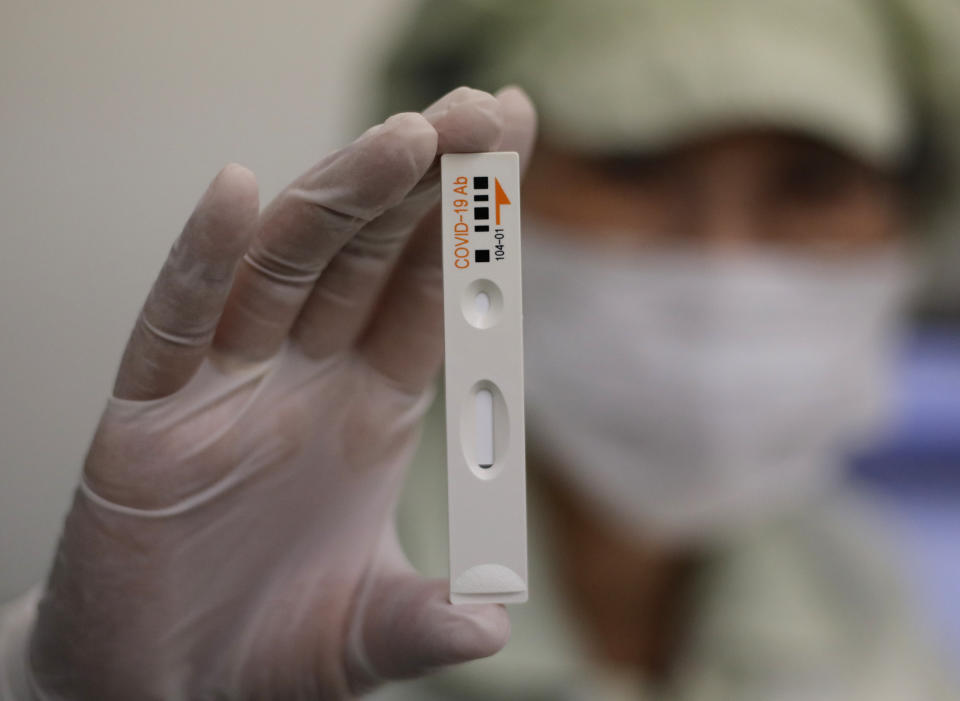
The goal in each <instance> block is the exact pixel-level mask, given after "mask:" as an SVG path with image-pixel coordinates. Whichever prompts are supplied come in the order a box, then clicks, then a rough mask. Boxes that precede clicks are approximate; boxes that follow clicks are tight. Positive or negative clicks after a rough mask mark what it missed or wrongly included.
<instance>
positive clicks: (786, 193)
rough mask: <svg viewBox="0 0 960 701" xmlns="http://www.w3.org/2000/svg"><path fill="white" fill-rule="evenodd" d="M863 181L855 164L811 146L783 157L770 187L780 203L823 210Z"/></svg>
mask: <svg viewBox="0 0 960 701" xmlns="http://www.w3.org/2000/svg"><path fill="white" fill-rule="evenodd" d="M862 178H863V168H862V167H861V166H860V165H859V164H858V163H856V162H855V161H853V160H851V159H850V158H847V157H846V156H844V155H842V154H840V153H837V152H834V151H831V150H829V149H827V148H825V147H821V146H816V145H812V144H811V145H807V146H806V147H801V148H797V149H794V150H792V151H791V153H789V154H786V155H785V156H784V158H783V160H782V161H780V163H778V164H777V166H776V170H775V171H774V173H773V178H772V186H773V190H774V196H775V197H776V199H778V200H780V201H781V202H784V203H790V204H794V205H803V206H817V207H822V206H825V205H831V204H835V203H837V202H840V201H842V200H843V199H844V198H845V197H847V196H848V195H849V194H850V193H851V192H852V191H853V190H854V189H855V188H856V186H857V184H858V183H859V182H861V181H862Z"/></svg>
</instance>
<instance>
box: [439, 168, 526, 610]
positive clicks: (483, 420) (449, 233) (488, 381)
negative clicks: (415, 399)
mask: <svg viewBox="0 0 960 701" xmlns="http://www.w3.org/2000/svg"><path fill="white" fill-rule="evenodd" d="M441 171H442V176H441V182H442V187H443V191H442V198H441V199H442V210H443V295H444V300H443V320H444V342H445V375H444V376H445V383H446V384H445V393H446V438H447V445H446V456H447V486H448V509H449V522H450V601H451V602H452V603H454V604H462V603H490V602H496V603H520V602H523V601H526V600H527V511H526V475H525V470H526V446H525V442H524V408H523V401H524V400H523V310H522V304H521V302H522V300H521V289H522V285H521V267H520V168H519V158H518V156H517V154H516V153H513V152H503V153H470V154H446V155H444V156H443V157H442V158H441Z"/></svg>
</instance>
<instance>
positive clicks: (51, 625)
mask: <svg viewBox="0 0 960 701" xmlns="http://www.w3.org/2000/svg"><path fill="white" fill-rule="evenodd" d="M534 121H535V120H534V113H533V109H532V107H531V105H530V103H529V101H528V100H527V98H526V97H525V95H524V94H523V93H522V92H521V91H520V90H518V89H516V88H508V89H506V90H504V91H501V92H500V93H499V94H498V95H497V96H496V97H494V96H492V95H489V94H487V93H483V92H480V91H476V90H471V89H467V88H460V89H458V90H455V91H453V92H452V93H450V94H448V95H447V96H446V97H444V98H443V99H441V100H440V101H438V102H437V103H436V104H434V105H433V106H432V107H430V108H429V109H428V110H426V111H425V112H424V113H423V114H422V115H420V114H415V113H406V114H400V115H395V116H393V117H391V118H390V119H388V120H387V121H386V122H384V123H383V124H381V125H379V126H377V127H374V128H372V129H370V130H369V131H367V132H366V133H365V134H363V135H362V136H361V137H360V138H359V139H357V140H356V141H355V142H354V143H352V144H350V145H349V146H347V147H346V148H344V149H342V150H340V151H337V152H336V153H333V154H331V155H330V156H328V157H326V158H324V159H323V160H321V161H320V162H319V163H318V164H317V165H316V166H315V167H314V168H312V169H311V170H310V171H308V172H307V173H306V174H304V175H303V176H301V177H300V178H299V179H297V180H296V181H294V182H293V184H291V185H290V186H289V187H288V188H287V189H286V190H285V191H284V192H283V193H281V194H280V195H279V196H278V197H277V198H276V199H275V200H274V201H273V202H272V203H271V204H270V205H269V206H268V207H267V208H266V209H265V210H264V211H263V212H262V213H260V212H259V211H258V210H259V205H258V199H257V186H256V183H255V180H254V177H253V175H252V174H251V173H250V172H249V171H247V170H246V169H244V168H242V167H240V166H227V167H226V168H225V169H224V170H223V171H222V172H221V173H220V174H219V175H218V176H217V177H216V179H215V180H214V181H213V183H212V184H211V185H210V187H209V189H208V190H207V192H206V194H204V196H203V198H202V199H201V200H200V203H199V204H198V205H197V208H196V210H195V211H194V213H193V215H192V216H191V217H190V219H189V221H188V222H187V224H186V227H185V229H184V231H183V233H182V234H181V236H180V238H179V239H178V240H177V242H176V244H175V245H174V246H173V249H172V251H171V253H170V256H169V258H168V260H167V262H166V264H165V266H164V268H163V270H162V272H161V273H160V276H159V278H158V279H157V282H156V283H155V285H154V287H153V289H152V291H151V292H150V295H149V297H148V299H147V301H146V304H145V305H144V308H143V311H142V313H141V314H140V318H139V320H138V323H137V325H136V328H135V329H134V331H133V334H132V336H131V339H130V342H129V345H128V347H127V350H126V353H125V355H124V357H123V360H122V362H121V367H120V370H119V374H118V378H117V382H116V387H115V390H114V397H113V398H112V399H111V400H110V401H109V403H108V406H107V408H106V411H105V412H104V415H103V418H102V420H101V422H100V426H99V429H98V431H97V433H96V436H95V438H94V440H93V444H92V446H91V448H90V452H89V455H88V457H87V461H86V464H85V467H84V473H83V480H82V483H81V487H80V489H79V490H78V492H77V494H76V497H75V499H74V502H73V506H72V508H71V511H70V513H69V515H68V517H67V520H66V524H65V528H64V532H63V536H62V540H61V542H60V545H59V550H58V553H57V556H56V560H55V563H54V567H53V570H52V573H51V576H50V579H49V581H48V583H47V586H46V589H45V591H44V592H43V594H42V596H41V599H40V603H39V607H38V612H37V617H36V621H35V622H34V623H33V628H32V635H30V636H26V635H24V636H23V637H24V638H27V637H29V638H30V640H29V650H28V651H27V655H26V657H25V669H26V671H27V672H28V674H27V675H25V678H26V679H27V681H24V682H23V683H24V684H25V685H26V686H30V687H31V690H29V691H28V690H21V691H20V692H19V693H20V694H21V696H17V697H16V698H18V699H19V698H24V699H27V698H29V699H33V698H41V699H70V700H71V701H79V700H81V699H84V700H85V699H91V700H93V699H95V700H96V701H113V700H115V699H119V700H122V701H134V700H135V701H145V700H148V699H162V700H163V701H174V700H178V699H184V700H190V701H199V700H201V699H230V700H233V699H271V700H273V701H286V700H295V699H305V700H306V699H309V700H310V701H315V700H316V699H330V698H343V697H346V696H350V695H353V694H355V693H358V692H361V691H363V690H366V689H368V688H370V687H372V686H373V685H375V684H376V683H377V682H379V681H381V680H384V679H398V678H403V677H412V676H416V675H420V674H423V673H425V672H427V671H429V670H431V669H433V668H435V667H438V666H441V665H447V664H452V663H457V662H463V661H466V660H471V659H474V658H478V657H483V656H486V655H490V654H492V653H493V652H495V651H496V650H498V649H499V648H501V647H502V646H503V645H504V644H505V642H506V639H507V637H508V635H509V621H508V619H507V615H506V612H505V610H504V609H503V608H502V607H500V606H494V605H489V606H484V605H477V606H457V607H454V606H451V605H450V604H449V603H448V602H447V584H446V582H444V581H438V580H426V579H424V578H422V577H421V576H419V575H418V574H417V573H416V572H415V571H414V570H413V569H412V568H411V566H410V565H409V563H408V562H407V560H406V558H405V557H404V555H403V553H402V552H401V549H400V547H399V545H398V542H397V539H396V535H395V530H394V525H393V518H392V516H393V510H394V506H395V502H396V500H397V496H398V491H399V489H400V487H401V482H402V480H403V475H404V468H405V466H406V465H407V463H408V462H409V460H410V459H411V457H412V455H413V453H414V450H415V447H416V443H417V438H418V425H419V423H420V420H421V418H422V416H423V414H424V411H425V409H426V408H427V406H428V404H429V402H430V395H431V392H430V390H429V387H430V385H431V382H432V379H433V377H434V375H435V373H436V370H437V368H438V366H439V364H440V361H441V357H442V343H443V338H442V319H441V303H442V299H441V280H440V263H439V260H440V254H439V253H440V240H439V236H440V231H439V219H438V216H437V209H436V203H437V199H438V196H439V161H438V155H439V154H440V153H443V152H456V151H464V152H467V151H488V150H497V149H502V150H517V151H520V152H521V154H522V155H525V154H527V153H528V152H529V149H530V147H531V144H532V140H533V132H534ZM7 667H10V665H9V664H8V665H7ZM2 688H3V685H2V684H0V689H2Z"/></svg>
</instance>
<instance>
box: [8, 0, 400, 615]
mask: <svg viewBox="0 0 960 701" xmlns="http://www.w3.org/2000/svg"><path fill="white" fill-rule="evenodd" d="M408 7H409V2H407V1H406V0H404V1H399V0H349V2H348V1H347V0H341V1H340V2H337V1H335V0H292V1H290V2H282V3H270V2H257V1H255V0H212V1H205V2H199V3H198V2H186V1H184V0H176V1H170V0H164V2H143V1H140V0H135V1H132V2H117V1H115V2H108V1H105V0H92V1H88V2H79V3H78V2H67V1H66V0H63V1H61V2H57V1H56V0H4V2H3V3H2V4H0V243H2V245H0V360H2V366H0V601H2V600H4V599H7V598H9V597H11V596H13V595H15V594H17V593H18V592H20V591H22V590H23V589H25V588H26V587H28V586H29V585H30V584H31V583H33V582H35V581H37V580H38V579H40V578H41V577H43V576H44V573H45V572H46V569H47V567H48V564H49V561H50V558H51V555H52V552H53V547H54V544H55V541H56V537H57V534H58V532H59V530H60V525H61V521H62V518H63V515H64V513H65V510H66V507H67V505H68V503H69V499H70V496H71V493H72V490H73V486H74V484H75V482H76V479H77V476H78V474H79V470H80V466H81V462H82V460H83V456H84V453H85V451H86V447H87V442H88V440H89V438H90V435H91V433H92V431H93V429H94V426H95V424H96V421H97V418H98V416H99V413H100V410H101V408H102V406H103V402H104V401H105V398H106V397H107V395H108V393H109V390H110V387H111V384H112V379H113V373H114V370H115V368H116V364H117V362H118V360H119V357H120V353H121V351H122V349H123V344H124V342H125V341H126V336H127V333H128V331H129V328H130V325H131V324H132V322H133V320H134V319H135V317H136V314H137V311H138V309H139V306H140V304H141V302H142V300H143V298H144V296H145V295H146V292H147V290H148V288H149V286H150V283H151V282H152V280H153V277H154V275H155V274H156V272H157V270H158V269H159V267H160V265H161V263H162V262H163V259H164V257H165V256H166V251H167V249H168V248H169V246H170V244H171V243H172V242H173V239H174V238H175V237H176V235H177V234H178V233H179V231H180V227H181V226H182V224H183V222H184V221H185V220H186V217H187V216H188V215H189V213H190V210H191V209H192V207H193V205H194V203H195V201H196V199H197V198H198V197H199V196H200V194H201V193H202V192H203V190H204V188H205V187H206V184H207V182H208V181H209V180H210V179H211V178H212V177H213V176H214V175H215V174H216V172H217V171H218V170H219V168H220V167H221V166H222V165H223V164H225V163H227V162H229V161H238V162H240V163H243V164H245V165H247V166H248V167H250V168H252V169H253V170H254V172H255V173H256V174H257V176H258V179H259V181H260V188H261V198H262V200H263V201H264V203H265V202H266V201H268V200H269V198H270V197H272V196H273V195H274V194H275V193H276V192H277V191H278V190H279V189H280V188H281V187H282V186H283V185H284V184H285V183H286V182H287V181H288V180H290V179H291V178H293V177H294V176H296V175H297V174H299V173H300V172H301V171H302V170H304V169H305V168H307V167H308V166H309V165H310V164H311V163H312V162H314V161H315V160H316V159H317V158H319V157H320V156H322V155H323V154H324V153H325V152H327V151H328V150H330V149H332V148H334V147H335V146H337V145H338V144H339V143H341V142H342V141H343V140H344V139H349V138H350V137H351V136H353V135H356V134H358V133H359V132H361V131H362V130H363V129H364V128H365V126H367V125H365V124H364V123H363V122H362V120H357V119H351V115H353V116H355V115H357V114H360V113H362V105H363V102H364V98H365V96H366V91H367V90H368V87H369V83H368V82H367V76H368V74H369V71H370V70H371V68H372V66H373V65H374V64H375V61H376V58H377V56H378V54H379V53H380V51H381V50H382V44H383V39H384V38H385V37H386V36H389V35H390V33H391V31H392V30H393V28H394V26H395V25H396V24H397V22H398V21H401V20H402V18H403V17H404V15H405V13H406V11H407V9H408Z"/></svg>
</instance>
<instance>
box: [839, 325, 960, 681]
mask: <svg viewBox="0 0 960 701" xmlns="http://www.w3.org/2000/svg"><path fill="white" fill-rule="evenodd" d="M896 392H897V406H896V409H895V414H894V421H893V424H892V425H891V427H890V429H889V430H888V432H887V433H886V435H885V436H884V437H883V438H882V439H881V440H880V441H879V442H877V443H876V444H875V445H873V446H871V447H870V448H869V449H868V450H867V451H865V452H863V453H861V454H859V455H857V456H856V457H854V458H853V459H852V463H851V470H852V476H853V479H854V481H855V482H856V483H858V484H860V485H862V486H864V487H867V488H869V489H870V490H871V492H873V493H874V494H876V495H877V496H878V497H879V502H880V504H881V506H882V511H883V513H884V514H885V516H886V518H887V520H888V521H889V523H890V525H891V527H892V528H893V531H894V534H895V536H896V537H897V538H898V540H899V541H900V544H901V545H902V546H903V548H904V550H905V555H906V561H907V564H908V566H909V569H910V572H909V573H908V574H909V576H910V578H911V580H912V584H913V586H914V588H915V590H916V592H917V594H918V595H919V597H920V599H921V601H922V604H923V606H924V607H925V608H926V610H927V611H926V612H927V615H928V616H929V618H930V621H931V622H932V624H933V625H934V627H935V628H937V629H938V632H939V633H940V634H941V635H942V636H943V638H944V639H945V640H946V643H947V645H948V650H949V651H950V652H951V653H952V655H953V661H954V662H955V664H956V665H957V666H960V329H934V328H931V329H919V330H917V331H916V332H915V333H914V334H913V335H912V336H911V337H910V338H909V339H907V342H906V344H905V346H904V349H903V354H902V356H901V359H900V364H899V366H898V368H897V376H896Z"/></svg>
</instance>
